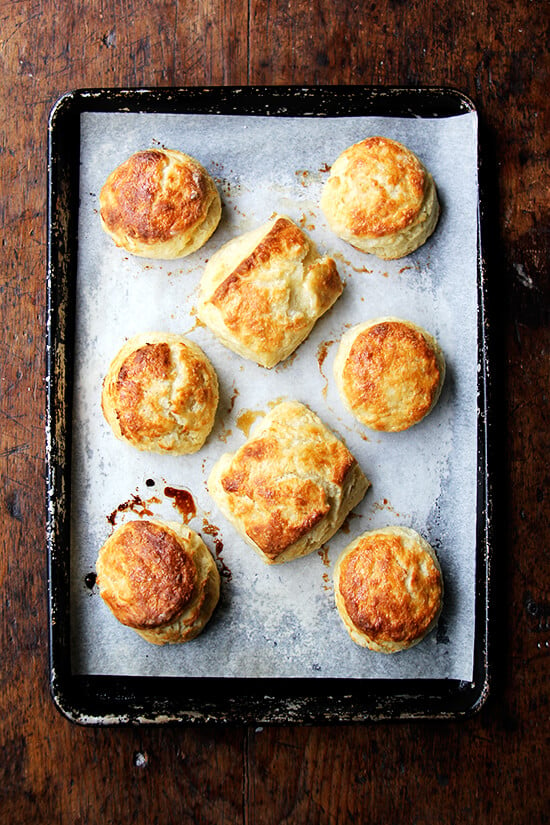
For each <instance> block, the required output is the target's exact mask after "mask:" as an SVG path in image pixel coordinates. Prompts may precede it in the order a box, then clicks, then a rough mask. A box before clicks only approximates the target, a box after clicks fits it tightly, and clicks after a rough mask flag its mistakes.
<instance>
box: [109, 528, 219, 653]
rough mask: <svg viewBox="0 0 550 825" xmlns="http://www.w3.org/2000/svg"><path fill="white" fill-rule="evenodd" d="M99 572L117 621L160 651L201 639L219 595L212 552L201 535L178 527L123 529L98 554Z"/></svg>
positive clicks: (111, 537) (117, 531) (217, 575)
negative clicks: (199, 635)
mask: <svg viewBox="0 0 550 825" xmlns="http://www.w3.org/2000/svg"><path fill="white" fill-rule="evenodd" d="M96 571H97V583H98V585H99V591H100V593H101V596H102V598H103V600H104V601H105V602H106V604H107V605H108V606H109V608H110V609H111V611H112V613H113V615H114V616H115V617H116V618H117V619H118V621H119V622H121V623H122V624H124V625H127V626H128V627H131V628H132V629H133V630H135V631H136V633H139V635H140V636H142V637H143V638H144V639H146V640H147V641H148V642H152V643H153V644H156V645H164V644H175V643H178V642H188V641H190V640H191V639H194V638H195V636H198V634H199V633H200V632H201V630H202V629H203V628H204V626H205V624H206V623H207V622H208V620H209V619H210V617H211V615H212V613H213V610H214V608H215V606H216V604H217V603H218V599H219V595H220V576H219V573H218V569H217V567H216V564H215V562H214V559H213V558H212V556H211V554H210V551H209V550H208V548H207V547H206V545H205V544H204V542H203V540H202V539H201V537H200V536H199V535H198V533H195V532H194V531H193V530H190V529H189V527H186V526H185V525H184V524H178V523H176V522H167V523H165V524H163V523H161V522H158V521H130V522H127V523H126V524H123V525H121V526H120V527H118V528H117V529H116V530H115V532H114V533H113V534H112V535H111V536H110V537H109V538H108V539H107V541H106V542H105V544H104V545H103V547H102V548H101V550H100V551H99V556H98V558H97V563H96Z"/></svg>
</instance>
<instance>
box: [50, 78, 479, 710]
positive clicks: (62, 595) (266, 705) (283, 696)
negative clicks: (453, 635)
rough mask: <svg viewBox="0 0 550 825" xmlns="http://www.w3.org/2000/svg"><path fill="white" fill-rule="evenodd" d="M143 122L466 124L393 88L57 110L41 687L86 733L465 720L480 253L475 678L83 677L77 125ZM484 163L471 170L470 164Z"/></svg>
mask: <svg viewBox="0 0 550 825" xmlns="http://www.w3.org/2000/svg"><path fill="white" fill-rule="evenodd" d="M89 112H109V113H116V112H146V113H152V114H155V113H162V114H171V113H177V114H197V115H210V114H224V115H240V116H254V115H258V116H268V117H269V118H284V117H307V118H322V117H353V116H357V117H359V116H382V117H388V118H397V117H399V118H419V119H422V118H448V117H453V116H455V115H460V114H465V113H471V112H475V107H474V104H473V103H472V101H471V100H469V99H468V98H467V97H465V96H464V95H463V94H461V93H460V92H457V91H455V90H452V89H439V88H425V89H404V88H395V87H391V88H389V87H362V86H361V87H336V86H335V87H314V88H313V87H310V88H297V87H248V88H236V87H224V88H181V89H99V90H98V89H92V90H78V91H74V92H71V93H69V94H67V95H65V96H64V97H62V98H61V99H60V100H59V101H58V102H57V103H56V104H55V106H54V107H53V109H52V112H51V115H50V121H49V143H48V151H49V153H48V271H47V292H48V312H47V336H48V337H47V363H46V379H47V410H46V421H47V425H46V439H47V441H46V447H47V450H46V456H47V545H48V572H49V577H48V583H49V608H50V684H51V693H52V697H53V700H54V702H55V704H56V706H57V707H58V709H59V710H60V711H61V712H62V713H63V714H64V715H65V716H66V717H68V718H69V719H70V720H72V721H74V722H78V723H81V724H121V723H144V722H154V723H161V722H185V723H203V722H226V723H245V724H258V723H310V724H311V723H327V722H356V721H359V722H360V721H367V720H379V719H421V718H440V719H450V718H459V717H465V716H468V715H470V714H472V713H474V712H476V711H477V710H479V708H480V707H481V706H482V705H483V703H484V702H485V700H486V698H487V696H488V692H489V672H490V668H489V604H490V598H489V593H490V561H491V534H492V528H491V512H492V487H491V478H490V474H489V466H488V463H489V462H488V457H489V444H490V432H491V427H490V420H489V411H490V407H491V405H490V397H489V396H490V341H489V334H488V331H489V323H488V318H487V314H486V305H487V297H488V294H487V278H486V272H485V265H484V259H483V255H482V246H481V223H482V208H481V204H482V198H480V204H479V211H478V247H477V248H478V253H477V296H476V299H477V332H478V363H477V375H478V386H477V401H478V404H477V409H478V412H477V501H476V502H474V503H473V509H474V511H475V513H476V514H477V515H476V531H475V532H476V548H475V557H476V563H475V629H474V639H475V643H474V661H473V676H472V679H471V680H468V681H463V680H458V679H417V678H415V679H391V678H376V679H358V678H319V677H317V678H278V679H270V678H239V677H236V678H223V679H220V678H207V677H196V676H169V677H167V676H161V677H159V676H121V675H86V674H81V673H76V672H74V669H73V664H72V652H71V651H72V647H71V601H70V575H71V569H70V566H71V529H70V519H71V506H72V503H73V504H74V502H72V497H71V455H72V450H71V440H72V439H71V421H72V392H73V380H74V372H73V351H74V340H75V324H76V283H77V277H78V252H79V234H78V215H79V192H80V189H79V182H80V175H81V170H80V123H81V116H82V114H83V113H89ZM478 164H479V161H478Z"/></svg>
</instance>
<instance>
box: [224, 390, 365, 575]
mask: <svg viewBox="0 0 550 825" xmlns="http://www.w3.org/2000/svg"><path fill="white" fill-rule="evenodd" d="M369 486H370V482H369V481H368V479H367V478H366V477H365V475H364V473H363V471H362V470H361V468H360V467H359V465H358V463H357V461H356V460H355V458H354V457H353V455H352V454H351V453H350V451H349V450H348V449H347V447H346V446H345V445H344V444H343V443H342V442H341V441H339V440H338V438H336V436H334V435H333V434H332V433H331V432H330V430H329V429H328V428H327V427H326V426H325V425H324V424H323V422H322V421H321V420H320V418H318V416H317V415H315V413H313V412H312V411H311V410H310V409H309V408H308V407H306V406H305V405H304V404H301V403H299V402H297V401H283V402H281V403H279V404H278V405H277V406H276V407H275V408H274V409H273V410H272V411H271V412H270V413H269V414H268V415H266V416H265V418H263V419H262V421H261V422H260V423H259V424H258V425H257V427H256V428H255V430H254V432H253V434H252V436H251V437H250V438H249V439H248V441H246V442H245V444H243V446H242V447H240V448H239V449H238V450H237V451H236V452H235V453H226V454H224V455H222V456H221V458H220V459H219V460H218V461H217V462H216V464H215V465H214V467H213V469H212V471H211V473H210V477H209V479H208V491H209V493H210V495H211V496H212V498H213V499H214V501H215V502H216V504H217V505H218V507H219V508H220V510H221V511H222V513H223V514H224V515H225V516H226V518H228V519H229V521H230V522H231V523H232V524H233V525H234V526H235V528H236V529H237V530H238V531H239V533H240V534H241V535H242V537H243V538H244V540H245V541H246V542H247V543H248V544H249V545H250V546H251V547H252V548H253V549H254V550H255V551H256V552H257V553H258V554H259V555H260V557H261V558H262V559H263V560H264V562H266V563H267V564H280V563H282V562H286V561H291V560H292V559H296V558H299V557H301V556H305V555H307V554H308V553H312V552H313V551H314V550H318V549H319V548H320V547H321V546H322V545H323V544H324V543H325V542H326V541H328V540H329V539H330V538H331V537H332V536H333V535H334V534H335V533H336V531H337V530H338V529H339V528H340V527H341V526H342V523H343V521H344V519H345V518H346V516H347V515H348V513H349V512H350V511H351V510H352V509H353V508H354V507H355V506H356V505H357V504H358V503H359V502H360V501H361V499H362V498H363V496H364V495H365V493H366V491H367V489H368V487H369Z"/></svg>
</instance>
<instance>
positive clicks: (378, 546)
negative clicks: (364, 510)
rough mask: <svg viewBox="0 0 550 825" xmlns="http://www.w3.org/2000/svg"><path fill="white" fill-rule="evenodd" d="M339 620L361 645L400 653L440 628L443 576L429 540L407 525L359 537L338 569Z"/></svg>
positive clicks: (344, 553) (337, 601)
mask: <svg viewBox="0 0 550 825" xmlns="http://www.w3.org/2000/svg"><path fill="white" fill-rule="evenodd" d="M334 593H335V599H336V606H337V608H338V612H339V614H340V617H341V619H342V621H343V623H344V625H345V627H346V629H347V631H348V633H349V634H350V636H351V638H352V639H353V641H354V642H356V644H358V645H361V646H362V647H368V648H370V649H371V650H376V651H378V652H380V653H396V652H398V651H400V650H405V649H407V648H409V647H412V646H413V645H415V644H417V643H418V642H420V641H421V640H422V639H423V638H424V637H425V636H426V635H427V634H428V633H429V632H430V630H431V629H432V628H433V627H434V626H435V624H436V622H437V619H438V617H439V614H440V612H441V607H442V600H443V578H442V575H441V568H440V566H439V562H438V560H437V558H436V555H435V552H434V550H433V549H432V547H430V545H429V544H428V542H427V541H426V540H425V539H423V538H422V537H421V536H420V535H419V534H418V533H416V532H415V531H414V530H411V529H409V528H406V527H386V528H383V529H380V530H373V531H371V532H368V533H364V534H363V535H361V536H359V537H358V538H357V539H355V541H353V542H352V543H351V544H350V545H348V546H347V547H346V548H345V549H344V551H343V552H342V553H341V555H340V557H339V559H338V561H337V563H336V567H335V571H334Z"/></svg>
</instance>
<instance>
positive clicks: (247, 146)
mask: <svg viewBox="0 0 550 825" xmlns="http://www.w3.org/2000/svg"><path fill="white" fill-rule="evenodd" d="M377 134H379V135H385V136H387V137H391V138H394V139H397V140H399V141H402V142H403V143H405V144H406V145H407V146H408V147H410V148H411V149H412V150H413V151H415V152H416V153H417V154H418V155H419V157H420V158H421V159H422V160H423V162H424V163H425V164H426V166H427V167H428V169H429V170H430V171H431V172H432V174H433V176H434V178H435V181H436V185H437V189H438V193H439V197H440V201H441V206H442V212H441V218H440V221H439V225H438V227H437V229H436V231H435V234H434V235H433V236H432V238H431V239H430V240H429V241H428V242H427V243H426V244H425V245H424V246H423V247H421V248H420V249H419V250H418V251H417V252H415V253H413V254H412V255H410V256H409V257H407V258H403V259H400V260H397V261H393V262H384V261H381V260H379V259H377V258H375V257H373V256H370V255H365V254H363V253H360V252H357V251H355V250H353V249H352V248H351V247H350V246H348V245H347V244H346V243H344V242H343V241H340V240H339V239H338V238H336V237H335V236H334V235H333V234H332V233H331V232H330V231H329V229H328V227H327V224H326V222H325V220H324V217H323V215H322V213H321V212H320V209H319V207H318V204H319V198H320V193H321V189H322V185H323V183H324V181H325V180H326V179H327V177H328V169H329V167H330V165H331V163H332V162H333V161H334V160H335V158H336V157H337V156H338V155H339V154H340V152H341V151H342V150H343V149H345V148H346V147H347V146H349V145H350V144H352V143H354V142H356V141H358V140H361V139H362V138H364V137H367V136H369V135H377ZM159 145H160V146H165V147H168V148H176V149H181V150H182V151H185V152H187V153H188V154H191V155H193V156H194V157H196V158H198V159H199V160H200V161H201V162H202V163H203V164H204V166H205V167H206V168H207V169H208V170H209V172H210V173H211V174H212V176H213V177H214V179H215V180H216V183H217V185H218V188H219V191H220V194H221V195H222V201H223V217H222V221H221V224H220V226H219V228H218V229H217V231H216V232H215V234H214V235H213V237H212V238H211V239H210V241H209V242H208V243H207V244H206V246H204V247H203V248H202V249H201V250H199V251H198V252H196V253H195V254H193V255H191V256H189V257H188V258H184V259H180V260H178V261H172V262H155V261H148V260H144V259H139V258H135V257H132V256H130V255H129V254H128V253H126V252H125V251H123V250H120V249H117V248H116V247H115V246H114V244H113V242H112V241H111V240H110V238H109V237H108V236H107V235H105V234H104V233H103V231H102V230H101V228H100V222H99V214H98V196H99V191H100V189H101V186H102V185H103V183H104V181H105V179H106V177H107V175H108V174H109V172H111V171H112V169H114V168H115V167H116V166H117V165H118V164H119V163H121V162H122V161H123V160H125V159H126V158H127V157H128V156H129V155H130V154H131V153H132V152H134V151H137V150H139V149H144V148H147V147H150V146H159ZM80 198H81V206H80V215H79V259H78V283H77V314H76V338H75V348H74V366H75V381H74V409H73V422H72V423H73V443H72V449H73V458H72V517H71V522H72V539H71V541H72V547H71V553H72V555H71V617H72V624H71V628H72V644H73V669H74V670H75V672H77V673H89V674H120V675H122V674H127V675H171V676H209V677H233V676H239V677H242V676H250V677H269V678H278V677H311V678H317V677H333V678H350V677H351V678H353V677H357V678H363V679H369V678H381V677H382V678H396V679H401V678H454V679H463V680H470V679H471V677H472V661H473V648H474V598H475V542H476V539H475V524H476V465H477V460H476V426H477V423H476V421H477V394H476V388H477V293H476V284H477V211H478V187H477V120H476V116H475V114H467V115H461V116H457V117H453V118H447V119H419V118H411V119H398V118H371V117H365V118H357V117H353V118H335V119H331V118H275V117H272V118H270V117H239V116H224V115H205V116H203V115H167V114H135V113H127V114H126V113H123V114H121V113H116V114H103V113H86V114H84V115H82V118H81V178H80ZM274 212H279V213H283V214H286V215H288V216H289V217H291V218H292V219H293V220H295V221H296V222H297V223H299V224H300V225H301V226H302V227H303V228H304V229H305V230H306V231H308V232H309V233H310V234H311V236H312V237H313V239H314V240H315V241H316V243H317V244H318V246H319V248H320V250H322V251H324V252H327V253H330V254H332V255H333V256H334V257H335V259H336V262H337V264H338V268H339V272H340V274H341V277H342V279H343V280H344V282H345V290H344V294H343V295H342V297H341V298H340V299H339V300H338V301H337V303H336V304H335V306H334V307H333V309H332V310H331V311H329V313H328V314H327V315H325V316H324V317H323V318H322V319H321V320H320V321H319V322H318V323H317V325H316V327H315V328H314V330H313V332H312V333H311V335H310V336H309V338H308V340H307V341H306V342H305V343H304V344H302V346H301V347H300V348H299V350H298V351H297V353H296V354H295V355H294V356H292V357H291V358H290V359H288V361H286V362H285V363H283V364H282V365H280V366H278V367H276V368H275V369H273V370H265V369H263V368H261V367H259V366H257V365H256V364H253V363H251V362H249V361H246V360H245V359H243V358H241V357H239V356H238V355H235V354H233V353H231V352H230V351H229V350H227V349H225V348H224V347H223V346H222V345H221V344H220V343H218V341H217V340H216V339H215V338H214V336H213V335H212V334H211V333H210V332H209V330H208V329H206V328H204V327H202V326H200V325H199V324H197V322H196V317H195V314H194V311H195V307H196V302H197V287H198V283H199V280H200V277H201V272H202V270H203V267H204V264H205V262H206V260H207V259H208V258H209V257H210V256H211V255H212V253H213V252H214V251H215V250H216V249H217V248H218V247H219V246H220V245H221V244H222V243H224V242H225V241H227V240H229V239H230V238H232V237H234V236H235V235H237V234H240V233H242V232H244V231H247V230H249V229H252V228H254V227H256V226H258V225H259V224H261V223H263V222H264V221H266V220H268V219H269V218H270V217H271V216H272V214H273V213H274ZM387 315H393V316H397V317H401V318H404V319H409V320H411V321H414V322H415V323H417V324H420V325H422V326H423V327H425V328H426V329H427V330H428V331H430V332H431V333H432V334H433V335H435V336H436V338H437V339H438V341H439V342H440V345H441V347H442V349H443V351H444V353H445V356H446V360H447V368H448V372H447V378H446V382H445V386H444V389H443V392H442V395H441V398H440V401H439V403H438V405H437V407H436V408H435V410H434V411H433V412H432V413H431V414H430V415H429V416H428V417H427V418H426V419H425V420H424V421H423V422H421V423H420V424H419V425H417V426H416V427H414V428H412V429H411V430H409V431H406V432H403V433H386V434H384V433H373V432H370V431H368V430H366V429H365V428H363V427H362V426H361V425H360V424H358V423H357V422H355V420H354V419H353V418H352V417H351V416H350V415H349V414H348V413H347V412H346V411H345V409H344V407H343V405H342V403H341V402H340V400H339V398H338V395H337V393H336V389H335V385H334V380H333V378H332V363H333V360H334V356H335V353H336V349H337V342H338V341H339V339H340V337H341V335H342V333H343V332H344V331H345V330H346V329H347V328H349V326H350V325H353V324H355V323H358V322H360V321H363V320H367V319H370V318H375V317H379V316H387ZM152 330H166V331H171V332H178V333H184V334H188V335H189V337H190V338H191V339H192V340H194V341H195V342H196V343H197V344H199V346H201V347H202V348H203V349H204V351H205V352H206V353H207V355H208V356H209V358H210V359H211V361H212V363H213V364H214V367H215V368H216V371H217V373H218V376H219V380H220V388H221V399H220V405H219V409H218V414H217V418H216V424H215V429H214V431H213V433H212V435H211V436H210V438H209V440H208V441H207V443H206V445H205V447H204V448H203V449H202V450H201V451H200V452H199V453H196V454H195V455H193V456H181V457H174V456H172V457H169V456H156V455H152V454H147V453H141V452H139V451H137V450H135V449H133V448H131V447H129V446H127V445H125V444H123V443H122V442H120V441H118V440H116V439H115V437H114V436H113V434H112V432H111V430H110V428H109V427H108V425H107V424H106V422H105V421H104V419H103V416H102V413H101V408H100V396H101V384H102V380H103V376H104V375H105V373H106V371H107V368H108V366H109V363H110V361H111V359H112V358H113V357H114V355H115V354H116V352H117V351H118V349H119V348H120V347H121V346H122V344H123V343H124V342H125V341H126V340H127V338H129V337H130V336H133V335H135V334H137V333H139V332H142V331H152ZM284 397H286V398H295V399H297V400H299V401H302V402H304V403H306V404H308V405H309V406H310V407H311V408H312V409H313V410H314V411H315V412H316V413H317V414H318V415H319V416H320V417H321V419H322V420H323V421H324V422H325V423H326V424H327V425H328V426H329V427H331V428H332V429H333V431H334V432H335V433H336V434H337V435H338V436H340V437H341V438H342V439H343V440H344V441H345V443H346V444H347V445H348V447H349V448H350V450H351V451H352V453H353V454H354V455H355V456H356V458H357V460H358V461H359V463H360V465H361V466H362V468H363V470H364V472H365V473H366V475H367V476H368V478H369V479H370V480H371V482H372V487H371V489H370V490H369V492H368V493H367V495H366V497H365V499H364V501H363V502H362V503H361V504H360V505H359V506H358V507H357V508H356V510H355V511H354V513H353V515H352V516H351V517H349V518H348V520H347V522H346V524H345V525H344V527H343V528H342V530H341V531H340V532H339V533H338V534H337V535H336V536H335V537H334V538H333V539H331V541H330V542H329V543H328V545H326V546H325V547H324V548H323V549H322V550H320V551H318V552H316V553H313V554H312V555H310V556H308V557H306V558H304V559H301V560H298V561H294V562H292V563H289V564H286V565H278V566H267V565H265V564H264V563H263V562H262V560H261V559H260V558H259V557H258V556H256V554H255V553H254V552H253V551H252V550H251V549H250V548H249V547H247V546H246V545H245V544H244V542H243V541H242V539H241V538H240V537H239V536H238V535H237V533H236V532H235V530H234V529H233V528H232V527H231V526H230V524H229V523H228V522H227V521H226V520H225V518H224V517H223V516H222V515H221V514H220V513H219V511H218V510H217V509H216V506H215V504H214V502H213V501H212V500H211V499H210V497H209V495H208V493H207V490H206V484H205V482H206V478H207V477H208V474H209V472H210V469H211V467H212V465H213V464H214V462H215V461H216V459H217V458H218V456H219V455H220V454H221V453H222V452H224V451H233V450H235V449H236V448H237V447H239V446H240V445H241V444H242V443H243V442H244V441H245V437H246V435H245V433H246V431H247V429H248V426H247V425H248V424H249V423H250V421H251V420H252V419H253V418H254V417H255V415H259V414H261V413H265V412H267V411H268V410H269V408H270V406H269V405H270V403H272V402H273V400H274V399H280V398H284ZM249 411H251V412H249ZM167 486H172V487H175V488H179V489H187V490H188V491H190V493H191V494H192V497H193V500H194V503H195V506H196V515H195V517H194V518H192V519H191V521H190V522H189V526H190V527H192V528H193V529H195V530H197V531H198V532H199V533H201V535H202V536H203V538H204V540H205V541H206V544H207V545H208V546H209V547H210V549H211V550H212V552H213V553H214V554H216V553H217V561H218V564H219V566H220V568H223V572H224V577H223V579H222V596H221V600H220V604H219V606H218V608H217V610H216V612H215V614H214V616H213V618H212V620H211V622H210V623H209V625H208V626H207V627H206V629H205V631H204V632H203V633H202V635H201V636H199V637H198V638H197V639H196V640H194V641H193V642H191V643H188V644H185V645H170V646H165V647H163V648H158V647H155V646H153V645H150V644H148V643H147V642H145V641H143V640H142V639H141V638H139V637H138V636H137V634H135V633H134V632H133V631H132V630H130V629H129V628H126V627H123V626H122V625H120V624H119V623H118V622H117V621H116V620H115V619H114V617H113V616H112V615H111V613H110V612H109V610H108V608H107V607H106V605H105V604H104V603H103V601H102V599H101V598H100V596H99V593H98V590H97V587H96V586H92V584H93V579H91V578H90V574H92V575H93V571H94V567H95V560H96V557H97V553H98V551H99V548H100V547H101V545H102V544H103V542H104V541H105V539H106V538H107V536H108V535H109V534H110V532H111V531H112V529H113V525H112V522H114V523H116V524H120V523H122V521H123V520H124V519H125V518H136V517H138V515H137V514H136V513H139V512H141V513H142V514H144V513H145V512H149V513H152V514H154V516H155V517H161V518H166V519H169V520H181V518H182V516H181V514H180V513H179V512H178V510H177V509H176V508H175V507H174V499H172V498H169V497H167V496H166V495H165V489H166V487H167ZM125 502H126V503H129V506H128V507H127V509H126V510H124V509H123V508H122V510H120V509H118V510H117V508H119V505H123V504H124V503H125ZM140 502H142V503H143V505H142V506H141V508H140V506H138V505H139V503H140ZM110 514H113V517H112V518H111V520H110V521H109V518H108V517H109V515H110ZM388 524H401V525H405V526H409V527H413V528H414V529H416V530H417V531H418V532H420V533H421V534H422V535H423V536H424V537H425V538H426V539H427V540H428V541H429V542H430V543H431V544H432V545H433V547H434V548H435V549H436V552H437V553H438V556H439V559H440V562H441V566H442V569H443V574H444V580H445V606H444V610H443V613H442V616H441V619H440V622H439V625H438V628H437V630H436V631H434V632H433V633H431V634H430V636H429V637H427V638H426V639H425V640H424V641H423V642H422V643H421V644H419V645H418V646H416V647H414V648H412V649H411V650H409V651H407V652H403V653H399V654H396V655H392V656H385V655H383V654H379V653H374V652H371V651H368V650H365V649H362V648H359V647H358V646H357V645H355V644H354V643H353V642H352V641H351V640H350V638H349V636H348V634H347V632H346V631H345V629H344V627H343V625H342V623H341V621H340V618H339V616H338V613H337V611H336V608H335V606H334V594H333V584H332V573H333V569H334V564H335V561H336V558H337V557H338V554H339V552H340V551H341V550H342V549H343V547H345V546H346V544H348V543H349V542H350V541H351V540H353V539H354V538H355V537H356V536H357V535H359V534H360V533H362V532H364V531H365V530H370V529H373V528H376V527H381V526H385V525H388ZM222 545H223V549H222Z"/></svg>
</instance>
